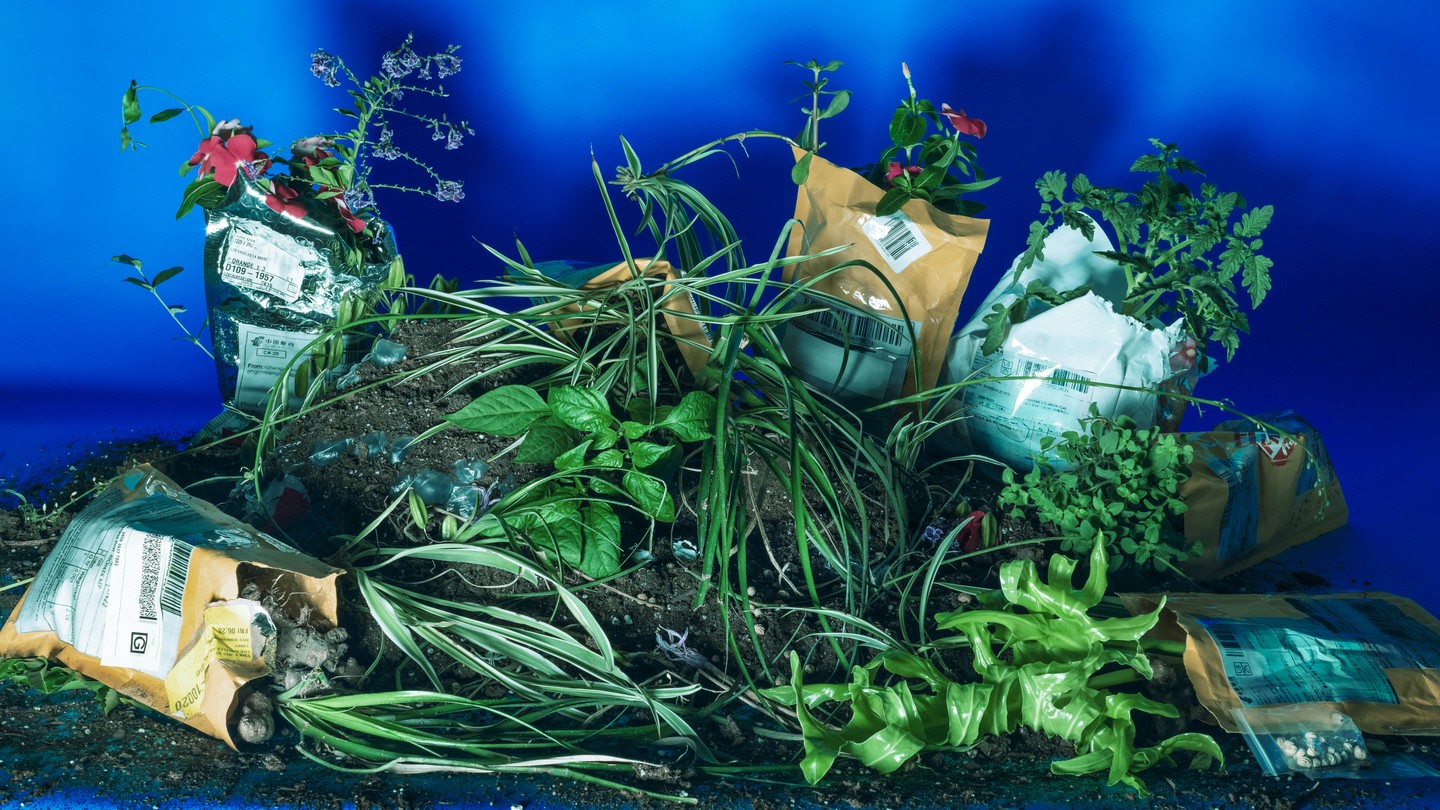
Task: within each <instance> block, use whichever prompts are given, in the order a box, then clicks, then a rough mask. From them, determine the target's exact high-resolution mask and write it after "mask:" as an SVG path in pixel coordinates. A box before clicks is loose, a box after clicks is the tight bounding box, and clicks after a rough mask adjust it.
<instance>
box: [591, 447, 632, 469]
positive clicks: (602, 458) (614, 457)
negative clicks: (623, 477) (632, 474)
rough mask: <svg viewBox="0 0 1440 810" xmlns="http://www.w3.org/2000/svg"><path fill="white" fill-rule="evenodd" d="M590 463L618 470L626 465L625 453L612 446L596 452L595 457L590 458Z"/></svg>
mask: <svg viewBox="0 0 1440 810" xmlns="http://www.w3.org/2000/svg"><path fill="white" fill-rule="evenodd" d="M590 463H591V464H592V465H593V466H596V467H603V468H605V469H607V470H618V469H620V468H622V467H624V466H625V454H624V453H622V452H620V451H619V450H617V449H615V448H613V447H612V448H610V449H609V450H602V451H600V452H599V453H596V454H595V457H594V458H592V459H590ZM637 466H638V465H637Z"/></svg>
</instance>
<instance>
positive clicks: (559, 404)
mask: <svg viewBox="0 0 1440 810" xmlns="http://www.w3.org/2000/svg"><path fill="white" fill-rule="evenodd" d="M550 410H551V411H552V412H553V413H554V414H555V416H556V418H558V419H559V420H560V421H562V422H564V423H565V424H567V425H569V426H570V427H573V428H575V429H576V430H583V431H585V432H587V433H589V432H593V431H597V430H600V429H602V428H606V427H609V426H610V424H611V423H612V422H614V421H615V418H614V417H613V416H611V415H610V403H609V402H607V401H606V400H605V397H604V396H603V395H601V394H600V392H598V391H594V390H591V389H589V388H582V387H580V386H576V385H558V386H556V387H554V388H551V389H550Z"/></svg>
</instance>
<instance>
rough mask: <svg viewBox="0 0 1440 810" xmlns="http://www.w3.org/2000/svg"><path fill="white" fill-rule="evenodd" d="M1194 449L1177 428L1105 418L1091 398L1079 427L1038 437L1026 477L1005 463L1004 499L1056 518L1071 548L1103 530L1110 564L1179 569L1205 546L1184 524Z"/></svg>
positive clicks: (1019, 513)
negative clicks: (1183, 496) (1187, 533)
mask: <svg viewBox="0 0 1440 810" xmlns="http://www.w3.org/2000/svg"><path fill="white" fill-rule="evenodd" d="M1052 453H1053V454H1054V456H1055V458H1056V461H1055V462H1054V463H1053V464H1052V462H1051V461H1050V456H1051V454H1052ZM1193 456H1194V448H1193V447H1191V446H1190V445H1188V444H1186V443H1185V442H1184V441H1183V440H1182V439H1181V437H1180V436H1179V435H1177V434H1174V433H1162V432H1160V430H1158V429H1155V428H1148V429H1142V428H1140V427H1139V426H1138V425H1136V423H1135V420H1134V419H1131V418H1130V417H1128V416H1119V417H1116V418H1114V419H1107V418H1104V417H1102V416H1101V415H1100V411H1099V409H1098V408H1097V407H1096V406H1095V405H1094V404H1091V406H1090V417H1089V418H1088V419H1085V420H1083V421H1082V422H1081V423H1080V430H1071V431H1066V432H1065V433H1064V434H1063V435H1062V436H1061V438H1060V440H1059V441H1056V440H1055V438H1054V437H1053V436H1046V437H1044V438H1042V439H1041V440H1040V454H1039V455H1037V456H1036V458H1035V466H1034V468H1032V469H1031V470H1030V471H1029V472H1028V473H1026V474H1025V475H1024V477H1020V476H1017V475H1016V474H1015V471H1014V470H1012V469H1010V468H1008V467H1007V468H1006V469H1005V471H1004V473H1002V477H1003V480H1004V482H1005V488H1004V489H1003V490H1001V492H1000V498H999V503H1000V506H1002V507H1007V508H1009V509H1010V514H1011V517H1013V518H1015V519H1017V520H1023V519H1024V518H1025V513H1026V512H1027V511H1033V512H1034V513H1035V515H1036V516H1037V517H1038V518H1039V519H1040V520H1042V521H1044V522H1046V523H1050V524H1053V525H1054V526H1055V527H1056V529H1057V530H1058V531H1059V532H1060V535H1061V537H1062V540H1061V543H1060V547H1061V548H1062V549H1063V550H1064V551H1065V552H1067V553H1070V554H1085V553H1088V552H1090V550H1091V547H1092V546H1093V545H1094V543H1095V538H1096V537H1097V536H1105V537H1110V538H1113V542H1112V544H1111V551H1112V555H1111V562H1110V564H1111V565H1112V566H1115V567H1121V566H1123V565H1125V564H1127V563H1134V564H1135V565H1141V566H1146V565H1148V566H1150V567H1152V568H1154V569H1155V570H1157V571H1160V570H1165V569H1170V570H1171V571H1172V572H1174V573H1179V571H1178V569H1177V568H1176V564H1177V563H1180V562H1183V561H1184V560H1187V559H1189V558H1191V557H1195V556H1199V554H1200V553H1201V548H1200V543H1198V542H1189V541H1187V540H1186V538H1185V534H1184V526H1183V523H1182V520H1183V515H1184V514H1185V510H1186V504H1185V502H1184V501H1183V500H1182V499H1181V497H1180V489H1181V486H1182V485H1184V483H1185V482H1186V481H1187V480H1189V478H1190V461H1191V459H1192V458H1193Z"/></svg>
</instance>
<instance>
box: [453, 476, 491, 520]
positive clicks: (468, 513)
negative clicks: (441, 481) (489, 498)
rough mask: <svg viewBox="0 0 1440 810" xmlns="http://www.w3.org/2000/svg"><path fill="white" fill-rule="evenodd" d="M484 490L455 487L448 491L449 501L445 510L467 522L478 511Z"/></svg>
mask: <svg viewBox="0 0 1440 810" xmlns="http://www.w3.org/2000/svg"><path fill="white" fill-rule="evenodd" d="M484 493H485V490H484V489H483V488H481V487H476V486H463V485H462V486H457V487H455V488H454V489H453V490H451V491H450V500H449V502H448V503H446V504H445V508H446V509H448V510H450V511H451V512H454V513H455V515H456V516H457V517H459V518H460V519H461V520H469V519H470V518H472V517H474V516H475V513H476V512H477V511H479V507H480V499H481V498H483V497H484Z"/></svg>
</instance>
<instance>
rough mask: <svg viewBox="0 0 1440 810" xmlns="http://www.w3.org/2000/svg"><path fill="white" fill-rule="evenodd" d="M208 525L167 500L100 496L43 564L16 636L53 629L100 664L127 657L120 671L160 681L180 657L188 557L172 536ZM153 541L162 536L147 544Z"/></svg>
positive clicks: (113, 494) (187, 546)
mask: <svg viewBox="0 0 1440 810" xmlns="http://www.w3.org/2000/svg"><path fill="white" fill-rule="evenodd" d="M210 525H211V524H210V523H209V521H206V520H204V518H202V517H200V516H199V515H198V514H196V513H195V511H194V510H193V509H191V508H190V507H189V506H187V505H185V504H183V503H180V502H177V501H173V500H170V499H169V498H165V497H162V496H155V497H151V498H146V499H143V500H137V501H130V502H123V498H122V496H121V494H120V492H119V491H118V490H111V491H109V492H106V493H104V494H102V495H101V496H100V497H98V498H96V499H95V502H94V503H92V504H91V505H90V506H89V507H87V508H86V509H85V511H83V512H81V513H80V514H79V515H78V516H76V518H75V520H73V521H71V523H70V525H69V526H68V527H66V529H65V533H64V534H63V535H62V536H61V538H60V542H59V543H57V544H56V545H55V549H54V550H53V551H51V552H50V556H49V557H47V558H46V559H45V564H44V565H43V566H41V568H40V572H39V573H38V574H37V575H36V576H35V582H34V583H33V584H32V585H31V586H30V590H29V591H27V592H26V596H25V604H24V607H23V608H22V610H21V611H20V615H19V617H17V619H16V624H15V629H16V630H18V631H19V632H22V633H30V632H35V631H39V630H50V631H52V632H54V633H55V635H56V636H58V637H59V639H60V640H61V641H63V642H65V643H67V644H69V645H71V646H72V647H74V648H75V649H76V650H78V651H79V652H81V653H84V654H85V655H91V656H94V657H96V658H99V659H101V661H102V662H107V663H108V662H112V661H116V658H115V655H116V653H121V654H122V655H123V656H126V657H125V660H124V661H123V662H120V663H119V665H120V666H135V664H136V663H140V664H142V665H141V666H136V668H137V669H141V670H143V671H146V672H149V673H151V674H154V675H158V676H163V675H164V674H165V672H166V670H167V669H168V667H169V664H171V663H173V662H174V660H175V655H176V653H177V652H178V650H179V641H180V618H179V617H180V597H181V596H183V594H184V589H185V576H186V571H187V570H188V568H189V563H190V550H191V548H190V544H188V543H184V542H179V541H174V540H173V537H174V536H177V535H184V534H189V533H193V532H201V531H203V530H204V529H205V528H206V527H209V526H210ZM150 534H161V535H165V537H163V538H162V539H161V540H159V541H150V542H148V543H147V541H146V539H145V538H146V536H147V535H150ZM152 577H153V579H152ZM127 628H128V629H127ZM131 633H142V634H144V637H143V638H140V637H138V636H132V635H131ZM132 662H134V663H132Z"/></svg>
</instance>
